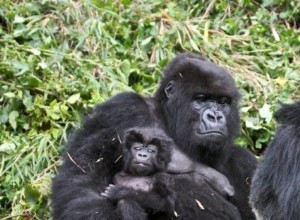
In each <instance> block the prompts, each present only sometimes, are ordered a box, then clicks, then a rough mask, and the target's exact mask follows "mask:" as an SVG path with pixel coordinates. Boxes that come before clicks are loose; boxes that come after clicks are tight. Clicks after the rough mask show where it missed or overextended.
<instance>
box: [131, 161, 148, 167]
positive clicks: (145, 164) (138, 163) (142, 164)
mask: <svg viewBox="0 0 300 220" xmlns="http://www.w3.org/2000/svg"><path fill="white" fill-rule="evenodd" d="M134 164H136V165H138V166H143V167H146V166H149V164H147V163H142V162H135V163H134Z"/></svg>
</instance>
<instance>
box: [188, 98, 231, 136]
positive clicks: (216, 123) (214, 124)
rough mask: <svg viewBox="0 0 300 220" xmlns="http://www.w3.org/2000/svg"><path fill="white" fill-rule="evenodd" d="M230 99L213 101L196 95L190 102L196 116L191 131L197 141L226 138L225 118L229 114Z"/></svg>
mask: <svg viewBox="0 0 300 220" xmlns="http://www.w3.org/2000/svg"><path fill="white" fill-rule="evenodd" d="M229 105H230V99H229V98H227V97H219V98H218V99H214V98H213V97H209V96H208V95H206V94H198V95H197V96H196V98H195V100H194V101H192V106H191V108H192V110H194V112H195V114H197V115H198V120H197V121H196V122H195V123H194V127H193V130H194V131H195V135H196V136H199V139H206V138H209V139H220V141H222V140H223V139H224V138H226V137H227V126H226V124H227V123H226V116H227V114H228V112H229Z"/></svg>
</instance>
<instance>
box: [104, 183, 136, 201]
mask: <svg viewBox="0 0 300 220" xmlns="http://www.w3.org/2000/svg"><path fill="white" fill-rule="evenodd" d="M132 191H133V190H131V189H129V188H126V187H124V186H118V185H114V184H109V185H108V186H107V187H106V188H105V191H104V192H103V193H101V195H102V196H104V197H106V198H108V199H110V200H112V201H118V200H121V199H123V198H125V197H128V196H130V195H131V194H132Z"/></svg>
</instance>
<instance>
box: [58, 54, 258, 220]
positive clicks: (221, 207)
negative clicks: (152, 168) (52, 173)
mask: <svg viewBox="0 0 300 220" xmlns="http://www.w3.org/2000/svg"><path fill="white" fill-rule="evenodd" d="M199 93H201V94H205V96H204V98H203V96H202V95H200V96H199V95H198V94H199ZM238 98H239V93H238V92H237V90H236V87H235V84H234V81H233V79H232V77H231V76H230V75H229V74H228V73H227V72H226V71H224V70H223V69H222V68H220V67H218V66H217V65H215V64H213V63H211V62H207V61H204V59H202V58H199V57H197V56H194V55H189V54H180V55H178V56H177V57H176V58H175V59H174V60H173V61H172V62H171V63H170V64H169V65H168V67H167V68H166V70H165V76H164V77H163V79H162V82H161V84H160V86H159V88H158V90H157V92H156V93H155V96H154V97H153V98H148V99H147V98H143V97H141V96H139V95H137V94H134V93H122V94H120V95H117V96H115V97H113V98H111V99H110V100H108V101H107V102H105V103H103V104H101V105H99V106H97V107H96V108H95V109H94V111H93V112H92V113H91V114H90V115H89V116H88V117H87V118H86V119H85V120H84V122H83V124H82V127H81V128H80V129H79V130H78V131H77V132H76V133H75V134H74V135H73V137H71V139H70V141H69V143H68V146H67V148H66V153H65V154H64V156H63V161H64V163H63V165H62V166H61V167H60V169H59V173H58V176H57V177H56V178H55V179H54V181H53V196H52V199H53V214H54V219H72V220H76V219H101V220H114V219H119V214H118V211H117V210H116V206H115V205H114V204H113V203H112V202H111V201H108V200H106V199H103V197H102V196H101V195H100V194H101V193H102V192H103V191H104V190H105V188H106V187H107V186H108V185H109V184H111V183H113V177H114V176H115V174H116V173H118V172H120V171H121V170H122V167H123V166H124V160H123V158H122V157H121V155H122V144H121V143H120V137H122V136H123V134H124V131H125V130H127V129H129V128H132V127H151V126H158V127H160V128H163V129H164V130H165V131H166V133H167V135H168V136H169V137H171V138H173V140H174V141H175V144H176V145H178V147H179V148H180V149H181V151H182V152H183V153H185V154H187V155H188V157H189V158H192V159H193V160H194V161H195V162H203V163H205V164H208V165H210V166H211V167H213V168H215V169H217V170H218V171H220V172H221V173H223V174H224V175H225V176H227V178H228V179H229V181H230V183H231V184H232V185H233V186H234V188H235V195H234V196H233V197H232V198H230V199H229V200H228V199H227V198H225V197H223V196H222V195H221V194H219V193H218V192H217V191H216V190H214V188H212V187H211V185H210V183H208V182H206V181H204V180H202V181H201V179H199V180H198V181H197V182H195V181H193V180H191V179H190V178H181V177H180V175H178V177H177V176H176V172H175V173H174V172H172V173H173V174H174V176H175V186H174V190H175V192H176V197H177V199H176V202H175V211H176V213H177V215H178V217H177V219H184V220H186V219H187V220H189V219H191V220H192V219H209V220H217V219H220V220H225V219H228V220H234V219H241V217H240V214H239V213H241V216H242V219H253V214H252V213H251V210H250V207H249V205H248V203H247V201H248V194H249V189H248V186H247V183H246V180H247V178H248V177H250V176H252V172H253V170H254V168H255V165H256V160H255V157H254V156H253V155H252V154H251V153H250V152H249V151H247V150H245V149H242V148H240V147H236V146H234V145H233V138H234V137H235V136H236V135H237V134H238V132H239V115H238V111H237V101H238ZM203 123H204V124H203ZM203 130H205V131H204V132H203ZM177 169H178V170H177V172H178V173H181V170H180V169H181V168H180V166H178V168H177ZM199 204H202V205H201V206H200V205H199ZM203 207H204V209H202V208H203ZM160 217H161V216H159V215H156V214H153V215H150V216H149V219H164V218H160Z"/></svg>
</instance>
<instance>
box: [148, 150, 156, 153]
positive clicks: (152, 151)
mask: <svg viewBox="0 0 300 220" xmlns="http://www.w3.org/2000/svg"><path fill="white" fill-rule="evenodd" d="M147 151H148V152H149V153H155V150H152V149H148V150H147Z"/></svg>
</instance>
